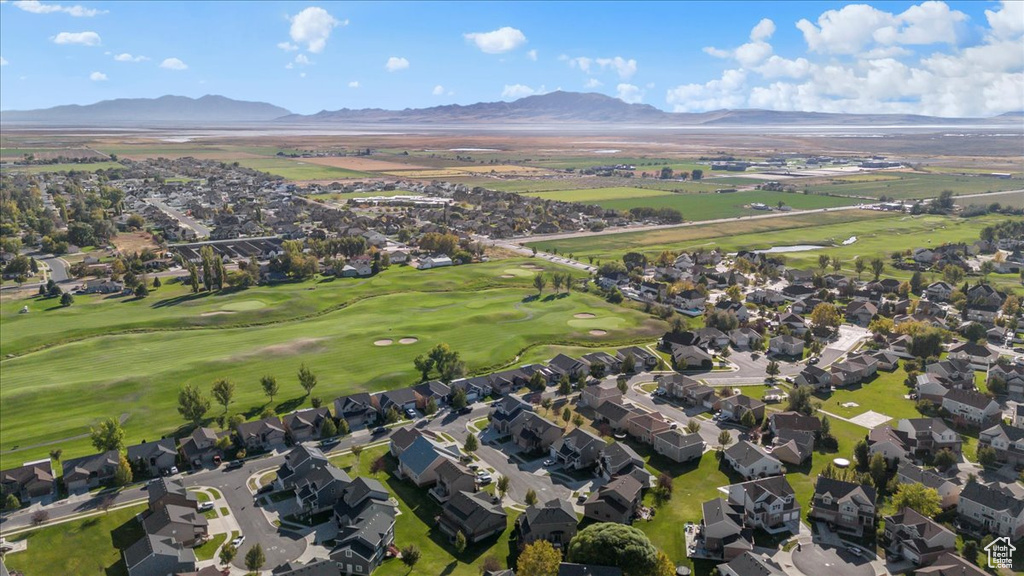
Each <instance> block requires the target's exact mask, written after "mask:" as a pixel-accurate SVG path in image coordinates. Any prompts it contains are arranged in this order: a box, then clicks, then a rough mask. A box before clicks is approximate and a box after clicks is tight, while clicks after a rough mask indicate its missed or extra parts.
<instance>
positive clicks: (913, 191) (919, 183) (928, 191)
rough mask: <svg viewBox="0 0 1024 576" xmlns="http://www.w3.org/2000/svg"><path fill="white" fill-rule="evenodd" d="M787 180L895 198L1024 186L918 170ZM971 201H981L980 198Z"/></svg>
mask: <svg viewBox="0 0 1024 576" xmlns="http://www.w3.org/2000/svg"><path fill="white" fill-rule="evenodd" d="M786 183H787V184H792V185H793V186H796V187H797V188H798V189H800V190H803V189H804V188H807V189H808V190H810V191H812V192H823V193H826V194H840V195H847V196H868V197H872V198H878V197H880V196H888V197H890V198H896V199H905V198H934V197H936V196H938V195H939V192H942V191H943V190H952V191H953V193H954V194H982V193H985V192H996V191H1001V190H1018V189H1020V188H1024V182H1022V181H1021V180H1020V179H1019V178H1014V179H1008V180H1001V179H999V178H991V177H984V176H958V175H954V174H926V173H921V172H884V173H875V174H864V175H856V176H850V177H835V178H831V179H827V180H819V179H815V180H814V182H813V183H806V184H805V183H803V182H801V181H800V180H787V181H786ZM974 200H975V201H978V202H981V201H982V199H981V198H976V199H974Z"/></svg>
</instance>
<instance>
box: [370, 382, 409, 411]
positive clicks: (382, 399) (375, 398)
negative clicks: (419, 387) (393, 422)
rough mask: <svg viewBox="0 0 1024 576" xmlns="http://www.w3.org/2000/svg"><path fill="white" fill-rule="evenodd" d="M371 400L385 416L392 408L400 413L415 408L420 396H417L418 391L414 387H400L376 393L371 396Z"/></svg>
mask: <svg viewBox="0 0 1024 576" xmlns="http://www.w3.org/2000/svg"><path fill="white" fill-rule="evenodd" d="M370 400H371V401H372V402H373V406H374V408H376V409H377V412H379V413H380V414H381V416H384V415H385V414H387V413H388V410H391V409H392V408H394V409H395V411H396V412H398V413H399V414H400V415H401V414H403V413H404V412H405V411H406V410H408V409H415V408H416V403H417V401H418V400H419V398H418V397H417V396H416V391H415V390H413V389H412V388H399V389H397V390H387V391H385V392H381V393H380V394H374V395H372V396H370Z"/></svg>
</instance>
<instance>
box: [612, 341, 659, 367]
mask: <svg viewBox="0 0 1024 576" xmlns="http://www.w3.org/2000/svg"><path fill="white" fill-rule="evenodd" d="M626 356H632V357H633V365H634V366H635V368H634V371H635V372H640V371H642V370H653V369H655V368H657V367H658V362H659V359H658V356H656V355H655V354H654V353H653V352H651V351H650V350H647V349H645V348H641V347H639V346H627V347H626V348H620V349H618V350H617V351H616V352H615V357H616V358H617V359H618V360H619V361H620V362H623V363H624V362H625V361H626Z"/></svg>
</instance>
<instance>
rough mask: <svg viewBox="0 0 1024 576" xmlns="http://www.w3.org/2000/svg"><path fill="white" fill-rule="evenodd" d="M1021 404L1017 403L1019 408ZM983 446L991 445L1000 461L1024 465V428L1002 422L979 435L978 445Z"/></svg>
mask: <svg viewBox="0 0 1024 576" xmlns="http://www.w3.org/2000/svg"><path fill="white" fill-rule="evenodd" d="M1020 406H1021V405H1020V404H1018V405H1017V409H1018V410H1019V409H1020ZM983 446H991V447H992V448H993V449H994V450H995V451H996V459H997V460H999V461H1000V462H1009V463H1011V464H1013V465H1014V466H1018V467H1019V466H1021V465H1024V429H1021V428H1017V427H1015V426H1008V425H1007V424H1005V423H1003V422H1000V423H999V424H996V425H995V426H992V427H991V428H987V429H985V430H982V431H981V433H980V434H979V435H978V447H979V448H981V447H983Z"/></svg>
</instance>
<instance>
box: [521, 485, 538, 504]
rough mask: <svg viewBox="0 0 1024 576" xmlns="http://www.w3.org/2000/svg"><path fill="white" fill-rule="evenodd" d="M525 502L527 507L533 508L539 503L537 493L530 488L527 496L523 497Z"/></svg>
mask: <svg viewBox="0 0 1024 576" xmlns="http://www.w3.org/2000/svg"><path fill="white" fill-rule="evenodd" d="M523 500H524V501H525V502H526V505H527V506H533V505H534V504H536V503H537V493H536V492H535V491H534V490H533V488H530V489H529V490H527V491H526V496H524V497H523Z"/></svg>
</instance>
